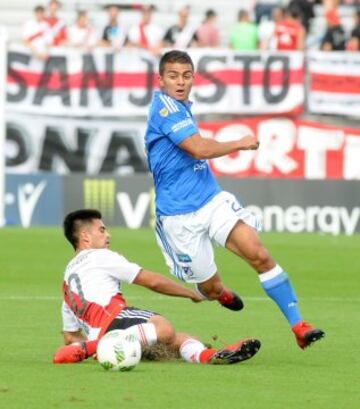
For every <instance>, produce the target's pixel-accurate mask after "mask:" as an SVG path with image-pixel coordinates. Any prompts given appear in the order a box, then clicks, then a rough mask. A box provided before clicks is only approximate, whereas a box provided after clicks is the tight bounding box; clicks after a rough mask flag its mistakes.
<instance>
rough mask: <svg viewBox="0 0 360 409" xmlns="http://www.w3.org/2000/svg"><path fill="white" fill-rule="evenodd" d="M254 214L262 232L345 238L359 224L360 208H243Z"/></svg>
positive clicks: (252, 206)
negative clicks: (329, 234)
mask: <svg viewBox="0 0 360 409" xmlns="http://www.w3.org/2000/svg"><path fill="white" fill-rule="evenodd" d="M246 208H247V209H248V210H249V211H251V212H253V213H255V215H256V216H257V217H259V218H260V220H261V221H262V224H263V231H277V232H282V231H288V232H291V233H300V232H308V233H313V232H315V231H317V230H320V231H321V232H323V233H331V234H334V235H338V234H340V233H341V232H344V233H345V234H346V235H349V236H350V235H352V234H354V232H355V230H356V227H357V225H358V223H359V220H360V207H354V208H352V209H351V210H349V209H346V208H345V207H335V206H324V207H319V206H309V207H305V208H302V207H300V206H290V207H288V208H285V209H284V208H282V207H280V206H265V207H263V208H261V207H259V206H254V205H249V206H247V207H246Z"/></svg>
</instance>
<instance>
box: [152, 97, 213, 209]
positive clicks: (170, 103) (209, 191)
mask: <svg viewBox="0 0 360 409" xmlns="http://www.w3.org/2000/svg"><path fill="white" fill-rule="evenodd" d="M197 133H199V130H198V128H197V126H196V123H195V120H194V118H193V116H192V113H191V102H188V103H184V102H180V101H177V100H176V99H174V98H171V97H169V96H168V95H166V94H164V93H163V92H161V91H157V92H155V94H154V97H153V101H152V104H151V107H150V113H149V119H148V126H147V130H146V134H145V145H146V150H147V154H148V162H149V168H150V171H151V173H152V175H153V178H154V185H155V195H156V197H155V202H156V213H157V215H158V216H160V215H167V216H169V215H178V214H184V213H189V212H193V211H196V210H198V209H200V208H201V207H202V206H204V205H205V204H206V203H207V202H209V201H210V200H211V199H212V198H213V197H214V196H215V195H216V194H218V193H219V192H220V191H221V189H220V187H219V185H218V184H217V182H216V179H215V177H214V175H213V174H212V172H211V170H210V168H209V165H208V164H207V162H206V161H205V160H196V159H193V158H192V157H191V156H190V155H189V154H187V153H186V152H185V151H184V150H182V149H181V148H179V147H178V145H179V144H180V143H181V142H182V141H183V140H184V139H186V138H188V137H189V136H191V135H194V134H197Z"/></svg>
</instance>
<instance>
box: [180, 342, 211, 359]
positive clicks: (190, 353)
mask: <svg viewBox="0 0 360 409" xmlns="http://www.w3.org/2000/svg"><path fill="white" fill-rule="evenodd" d="M204 349H206V347H205V345H204V344H203V343H201V342H200V341H198V340H197V339H194V338H189V339H187V340H186V341H185V342H183V344H182V345H181V346H180V350H179V352H180V355H181V357H182V358H183V360H184V361H186V362H190V363H195V362H196V363H200V354H201V352H202V351H204Z"/></svg>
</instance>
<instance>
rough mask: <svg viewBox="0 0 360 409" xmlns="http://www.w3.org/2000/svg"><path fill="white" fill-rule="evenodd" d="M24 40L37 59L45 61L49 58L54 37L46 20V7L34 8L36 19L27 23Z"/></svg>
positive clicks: (24, 29)
mask: <svg viewBox="0 0 360 409" xmlns="http://www.w3.org/2000/svg"><path fill="white" fill-rule="evenodd" d="M22 38H23V41H24V43H25V44H26V45H28V46H29V47H30V48H31V51H32V53H33V55H34V56H35V57H36V58H39V59H42V60H45V59H46V58H47V57H48V53H49V46H50V45H51V44H52V36H51V30H50V26H49V24H48V23H47V22H46V19H45V9H44V7H42V6H36V7H35V8H34V18H33V19H32V20H29V21H27V22H26V23H25V25H24V28H23V33H22Z"/></svg>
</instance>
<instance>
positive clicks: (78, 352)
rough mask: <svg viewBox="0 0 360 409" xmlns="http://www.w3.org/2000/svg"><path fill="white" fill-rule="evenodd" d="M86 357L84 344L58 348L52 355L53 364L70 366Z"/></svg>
mask: <svg viewBox="0 0 360 409" xmlns="http://www.w3.org/2000/svg"><path fill="white" fill-rule="evenodd" d="M87 357H88V355H87V353H86V350H85V345H84V343H74V344H70V345H64V346H62V347H60V348H59V349H58V350H57V351H56V352H55V354H54V357H53V363H54V364H72V363H75V362H80V361H83V360H84V359H86V358H87Z"/></svg>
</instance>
